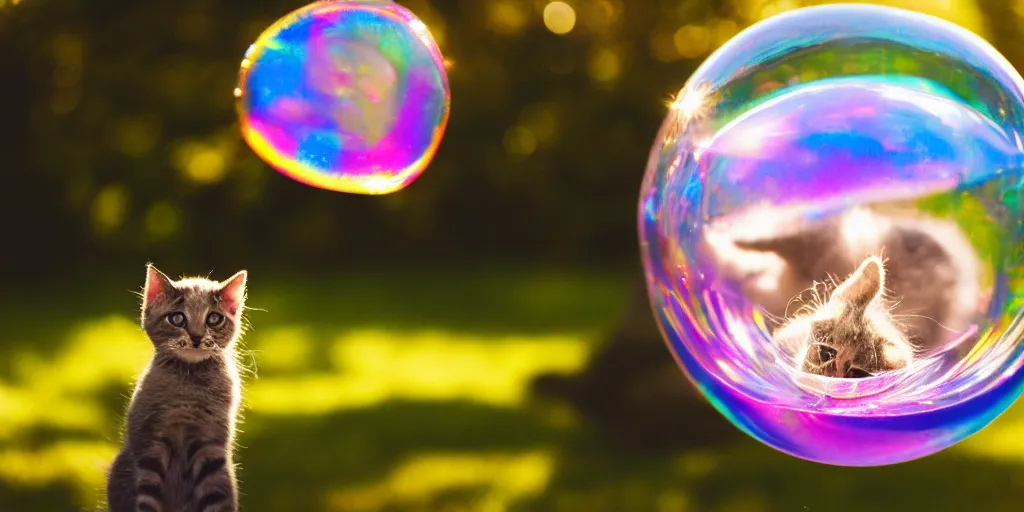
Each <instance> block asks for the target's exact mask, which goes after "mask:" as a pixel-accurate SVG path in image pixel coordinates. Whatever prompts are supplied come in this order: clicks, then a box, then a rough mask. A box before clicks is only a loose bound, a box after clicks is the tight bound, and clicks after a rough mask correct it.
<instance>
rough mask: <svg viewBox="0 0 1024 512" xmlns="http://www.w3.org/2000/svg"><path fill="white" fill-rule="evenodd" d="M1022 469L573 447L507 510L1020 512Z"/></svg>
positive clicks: (970, 462) (951, 455)
mask: <svg viewBox="0 0 1024 512" xmlns="http://www.w3.org/2000/svg"><path fill="white" fill-rule="evenodd" d="M1022 471H1024V467H1022V465H1021V464H1013V463H1006V462H997V461H992V460H982V459H974V458H970V457H965V456H962V455H958V454H956V453H955V452H946V453H940V454H937V455H934V456H932V457H928V458H925V459H921V460H917V461H912V462H907V463H903V464H898V465H893V466H885V467H876V468H845V467H836V466H825V465H821V464H816V463H812V462H807V461H803V460H800V459H796V458H794V457H790V456H788V455H785V454H782V453H779V452H776V451H774V450H771V449H770V448H767V447H765V446H763V445H761V444H759V443H757V442H756V441H754V440H752V439H745V440H742V441H740V442H738V443H737V444H736V445H735V446H734V447H732V448H730V449H727V450H724V451H723V450H720V449H719V450H715V451H704V452H701V451H691V452H689V453H681V454H678V455H668V454H666V455H662V456H646V457H623V456H622V454H620V453H612V452H610V451H607V450H605V449H604V448H603V447H601V446H591V447H585V446H579V447H577V449H575V450H573V451H572V452H571V453H566V454H565V457H564V458H563V459H562V460H561V464H560V466H559V468H558V470H557V471H556V476H555V477H554V479H553V480H552V481H551V482H550V485H549V487H548V489H547V491H546V492H545V494H544V495H543V496H541V497H539V498H537V499H532V500H528V501H524V502H521V503H518V504H517V506H516V510H524V511H526V510H529V511H547V510H587V511H594V512H598V511H619V510H659V509H660V510H699V511H702V512H705V511H706V512H717V511H722V512H727V511H748V510H749V511H759V512H773V511H779V512H794V511H796V512H803V511H807V512H817V511H823V512H824V511H828V512H845V511H850V512H860V511H864V510H878V511H893V512H903V511H912V510H914V511H916V510H932V511H947V510H948V511H960V510H985V511H996V512H999V511H1007V512H1009V511H1011V510H1014V511H1015V510H1020V503H1021V497H1022V496H1024V477H1022V474H1024V473H1022Z"/></svg>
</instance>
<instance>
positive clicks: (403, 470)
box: [329, 451, 555, 512]
mask: <svg viewBox="0 0 1024 512" xmlns="http://www.w3.org/2000/svg"><path fill="white" fill-rule="evenodd" d="M554 466H555V464H554V460H553V457H552V455H551V454H549V453H547V452H544V451H529V452H525V453H522V454H503V453H496V454H486V453H485V454H473V455H469V454H463V453H450V454H449V453H424V454H420V455H414V456H412V457H410V458H409V459H407V460H406V461H405V462H404V463H402V464H400V465H399V466H398V467H396V468H395V469H394V470H392V472H391V474H389V475H388V476H387V477H385V479H384V480H383V481H382V482H379V483H375V484H371V485H366V486H361V487H356V488H352V489H347V490H343V491H339V492H336V493H334V494H333V495H332V496H331V497H330V499H329V501H330V503H331V504H332V505H335V506H336V507H338V508H339V509H340V508H344V509H345V510H352V511H367V512H369V511H377V510H390V509H392V508H394V507H399V508H403V509H404V508H408V507H414V508H421V507H427V508H429V505H430V502H429V500H430V499H431V498H433V497H436V496H438V495H443V494H444V493H446V492H455V491H458V490H462V489H473V488H480V487H484V488H485V489H486V490H485V491H484V493H483V496H481V497H480V501H479V503H478V504H479V508H476V509H475V510H495V511H499V510H507V509H508V507H509V505H511V504H512V503H513V502H514V501H516V500H519V499H522V498H525V497H529V496H535V495H537V494H539V493H540V492H541V491H543V490H544V488H545V487H546V486H547V483H548V480H549V479H550V478H551V474H552V471H553V470H554ZM334 508H335V507H332V510H333V509H334Z"/></svg>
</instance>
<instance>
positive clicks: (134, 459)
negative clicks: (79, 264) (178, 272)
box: [107, 267, 246, 512]
mask: <svg viewBox="0 0 1024 512" xmlns="http://www.w3.org/2000/svg"><path fill="white" fill-rule="evenodd" d="M245 280H246V274H245V272H239V273H238V274H236V275H235V276H234V277H232V278H231V279H229V280H227V281H225V282H223V283H218V282H214V281H208V280H206V279H183V280H180V281H172V280H170V279H169V278H167V277H166V276H164V275H163V274H161V273H160V272H159V271H157V270H156V269H155V268H153V267H150V268H149V275H148V276H147V280H146V288H145V292H144V294H143V295H144V296H143V313H142V327H143V329H144V330H145V331H146V334H147V335H148V336H149V338H150V340H152V342H153V345H154V347H155V348H156V354H155V355H154V357H153V360H152V361H151V362H150V364H149V366H148V367H147V368H146V371H145V372H144V373H143V375H142V377H141V378H140V379H139V383H138V385H137V386H136V388H135V393H134V395H133V396H132V401H131V405H130V406H129V409H128V418H127V425H126V428H125V438H124V447H123V449H122V450H121V452H120V453H119V454H118V456H117V458H115V459H114V463H113V465H112V466H111V470H110V473H109V476H108V482H107V503H108V507H109V509H110V510H111V512H230V511H236V510H238V491H237V487H236V484H235V468H234V463H233V460H232V446H233V443H234V430H235V422H236V418H237V414H238V405H239V398H240V394H241V392H240V391H241V386H240V381H239V376H238V367H237V365H236V362H235V350H234V347H235V343H236V341H237V339H238V337H239V335H240V333H241V330H242V328H241V325H242V324H241V317H242V311H243V309H244V299H245ZM179 314H180V316H177V315H179ZM218 315H219V316H218ZM183 319H184V320H185V321H184V322H182V320H183Z"/></svg>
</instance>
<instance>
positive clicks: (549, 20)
mask: <svg viewBox="0 0 1024 512" xmlns="http://www.w3.org/2000/svg"><path fill="white" fill-rule="evenodd" d="M544 26H545V27H547V28H548V30H550V31H551V32H553V33H555V34H559V35H562V34H568V33H569V32H572V29H573V27H575V26H576V11H575V10H574V9H573V8H572V6H570V5H569V4H567V3H565V2H551V3H550V4H548V5H546V6H544Z"/></svg>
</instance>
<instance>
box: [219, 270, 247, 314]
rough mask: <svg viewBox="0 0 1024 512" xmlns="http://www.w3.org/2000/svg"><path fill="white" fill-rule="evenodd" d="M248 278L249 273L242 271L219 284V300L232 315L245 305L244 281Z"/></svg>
mask: <svg viewBox="0 0 1024 512" xmlns="http://www.w3.org/2000/svg"><path fill="white" fill-rule="evenodd" d="M248 276H249V273H248V272H246V271H244V270H243V271H241V272H239V273H237V274H235V275H233V276H231V278H230V279H228V280H227V281H224V282H222V283H221V284H220V286H221V288H220V294H221V298H222V299H223V300H224V305H225V306H226V307H227V309H228V310H230V311H231V313H232V314H234V313H238V311H239V310H241V309H242V307H243V306H244V305H245V280H246V278H247V277H248Z"/></svg>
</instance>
